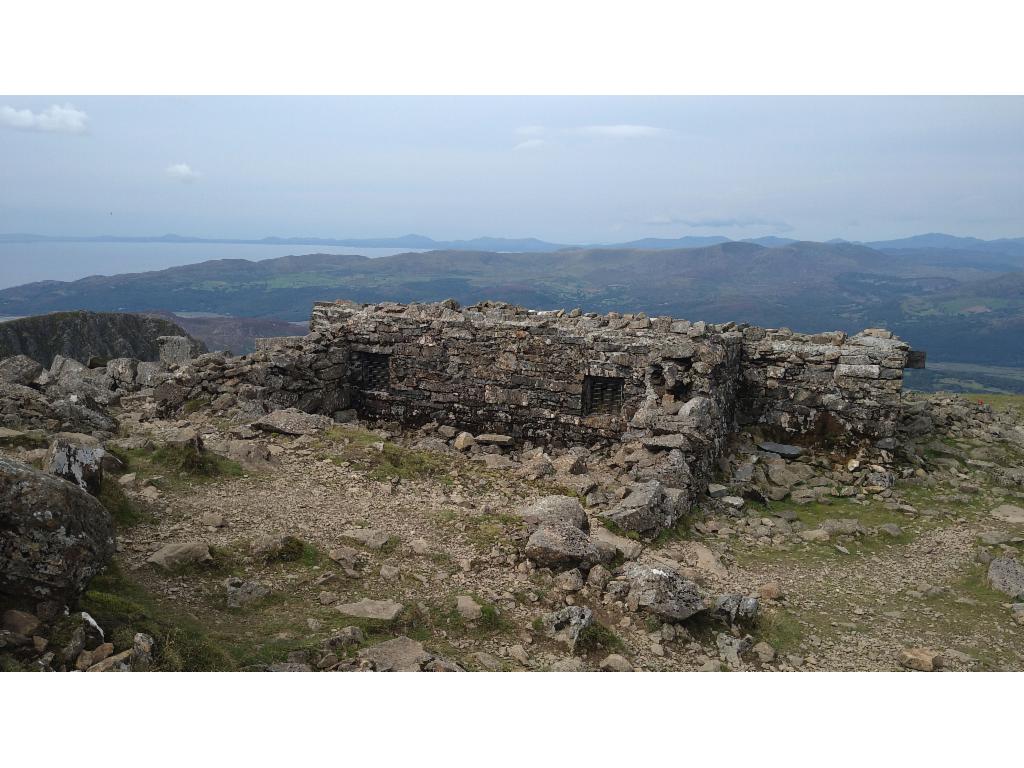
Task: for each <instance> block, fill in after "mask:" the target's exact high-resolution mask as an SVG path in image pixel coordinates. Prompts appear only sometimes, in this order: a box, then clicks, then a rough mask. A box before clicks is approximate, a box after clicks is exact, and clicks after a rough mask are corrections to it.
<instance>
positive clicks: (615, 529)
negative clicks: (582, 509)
mask: <svg viewBox="0 0 1024 768" xmlns="http://www.w3.org/2000/svg"><path fill="white" fill-rule="evenodd" d="M597 521H598V522H599V523H600V524H601V525H603V526H604V527H605V528H607V529H608V530H609V531H611V532H612V533H614V534H615V535H616V536H623V537H625V538H627V539H632V540H633V541H642V540H643V537H642V536H641V535H640V534H639V533H637V532H636V531H627V530H625V529H623V528H620V527H619V526H618V525H616V524H615V522H614V521H612V520H608V519H607V518H604V517H599V518H598V519H597Z"/></svg>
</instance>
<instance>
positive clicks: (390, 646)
mask: <svg viewBox="0 0 1024 768" xmlns="http://www.w3.org/2000/svg"><path fill="white" fill-rule="evenodd" d="M359 658H360V659H364V660H366V661H370V662H372V663H373V666H374V669H376V670H377V671H378V672H419V671H421V670H422V667H423V665H424V664H426V663H427V662H428V661H430V660H431V659H432V658H433V655H432V654H430V653H427V651H425V650H424V649H423V644H422V643H418V642H416V641H415V640H412V639H410V638H408V637H405V636H404V635H403V636H400V637H396V638H394V639H393V640H385V641H384V642H383V643H377V644H376V645H372V646H370V647H369V648H364V649H362V650H361V651H359Z"/></svg>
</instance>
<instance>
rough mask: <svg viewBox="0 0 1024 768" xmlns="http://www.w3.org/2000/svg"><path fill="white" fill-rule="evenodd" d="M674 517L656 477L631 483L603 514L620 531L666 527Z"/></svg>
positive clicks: (671, 505)
mask: <svg viewBox="0 0 1024 768" xmlns="http://www.w3.org/2000/svg"><path fill="white" fill-rule="evenodd" d="M676 517H677V514H676V509H675V503H674V501H673V500H672V499H671V498H670V497H669V496H668V495H666V493H665V488H664V487H663V486H662V484H661V483H659V482H658V481H657V480H651V481H650V482H646V483H637V484H635V485H633V487H632V488H631V490H630V493H629V495H628V496H626V498H624V499H623V500H622V501H620V502H619V503H618V504H617V505H616V506H615V507H613V508H612V509H611V510H610V511H609V512H608V513H607V514H606V515H605V518H606V519H608V520H610V521H611V522H613V523H615V525H617V526H618V527H619V528H621V529H622V530H624V531H637V532H640V533H645V532H656V531H660V530H662V529H663V528H668V527H670V526H671V525H672V524H673V523H675V521H676Z"/></svg>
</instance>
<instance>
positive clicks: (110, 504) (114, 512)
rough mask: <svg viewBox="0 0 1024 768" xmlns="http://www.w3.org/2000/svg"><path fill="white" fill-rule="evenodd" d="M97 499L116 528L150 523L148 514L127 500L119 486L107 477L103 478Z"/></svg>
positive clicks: (150, 519) (114, 480) (150, 517)
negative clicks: (112, 519)
mask: <svg viewBox="0 0 1024 768" xmlns="http://www.w3.org/2000/svg"><path fill="white" fill-rule="evenodd" d="M97 498H98V499H99V501H100V503H101V504H102V505H103V506H104V507H106V509H107V511H108V512H109V513H110V515H111V517H113V518H114V523H115V524H116V525H117V527H118V528H130V527H131V526H133V525H138V524H139V523H146V522H151V521H152V519H153V518H152V516H151V515H150V514H149V513H148V512H146V511H145V510H143V509H141V508H140V507H139V506H138V505H137V504H136V503H135V502H134V501H132V500H131V499H130V498H128V496H127V495H126V494H125V492H124V489H123V488H122V487H121V484H120V483H119V482H117V480H116V479H115V478H113V477H110V476H109V475H107V476H104V478H103V483H102V485H101V486H100V495H99V496H98V497H97Z"/></svg>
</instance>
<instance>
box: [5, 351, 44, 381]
mask: <svg viewBox="0 0 1024 768" xmlns="http://www.w3.org/2000/svg"><path fill="white" fill-rule="evenodd" d="M42 372H43V366H41V365H40V364H39V363H37V362H36V361H35V360H33V359H32V358H31V357H27V356H26V355H15V356H14V357H8V358H4V359H3V360H0V381H9V382H11V383H12V384H21V385H23V386H28V385H29V384H31V383H32V382H34V381H35V380H36V378H37V377H38V376H39V374H40V373H42Z"/></svg>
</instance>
